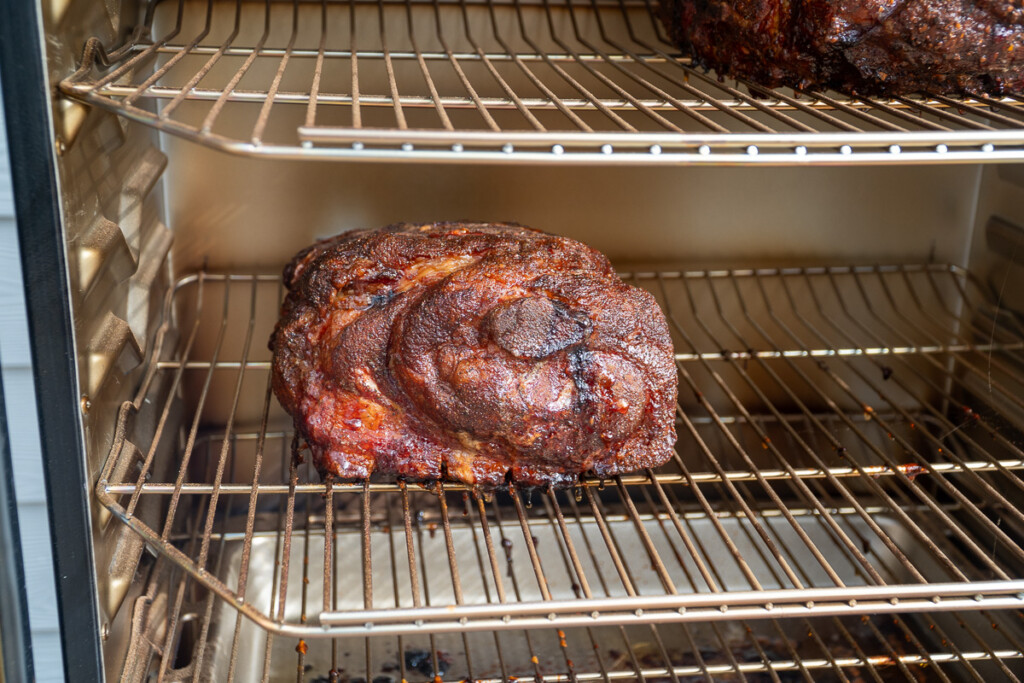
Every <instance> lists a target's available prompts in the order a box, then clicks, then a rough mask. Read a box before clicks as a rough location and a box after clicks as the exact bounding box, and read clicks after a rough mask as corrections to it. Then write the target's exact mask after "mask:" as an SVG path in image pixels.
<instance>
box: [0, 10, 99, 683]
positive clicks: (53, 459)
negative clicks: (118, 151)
mask: <svg viewBox="0 0 1024 683" xmlns="http://www.w3.org/2000/svg"><path fill="white" fill-rule="evenodd" d="M39 12H40V7H39V5H38V4H37V3H36V2H32V1H31V0H16V1H15V2H10V3H7V5H6V7H5V11H4V14H5V17H4V20H3V21H0V79H2V85H3V92H4V109H5V117H6V120H7V131H8V149H9V154H10V160H11V174H12V179H13V185H14V207H15V214H16V216H17V230H18V243H19V250H20V254H21V262H22V272H23V278H24V283H23V284H24V287H25V300H26V307H27V313H28V322H29V338H30V348H31V352H32V364H33V374H34V379H35V391H36V402H37V405H38V409H39V436H40V443H41V445H42V453H43V470H44V473H45V475H46V494H47V508H48V512H49V518H50V534H51V539H52V544H53V559H54V569H55V574H56V577H57V578H56V583H57V603H58V604H57V614H58V616H59V619H60V633H61V641H62V649H63V652H64V674H65V677H66V680H68V681H75V682H76V683H89V682H92V681H100V680H102V676H103V674H102V672H103V667H102V655H101V650H100V626H99V616H98V614H97V609H96V578H95V575H94V572H93V549H92V533H91V526H90V515H89V496H90V486H89V482H88V481H87V477H86V461H85V453H84V445H83V438H82V425H81V419H80V414H79V410H80V405H79V397H78V393H79V392H78V382H77V374H76V368H75V358H76V354H75V343H74V326H73V321H72V311H71V299H70V293H69V288H68V278H67V262H66V255H65V245H64V234H63V229H62V223H61V211H60V188H59V183H58V180H57V171H56V162H55V159H54V150H55V137H54V129H53V125H52V123H51V119H52V116H51V108H50V107H51V105H50V96H49V95H50V93H49V89H50V84H49V82H48V79H47V72H46V67H45V63H44V57H43V45H44V43H43V39H42V35H41V26H42V21H41V17H40V14H39Z"/></svg>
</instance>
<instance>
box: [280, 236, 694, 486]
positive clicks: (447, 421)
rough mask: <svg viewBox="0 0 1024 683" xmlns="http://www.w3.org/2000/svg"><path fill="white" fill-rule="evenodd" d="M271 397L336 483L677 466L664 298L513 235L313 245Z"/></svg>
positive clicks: (291, 289) (595, 259)
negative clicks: (376, 477)
mask: <svg viewBox="0 0 1024 683" xmlns="http://www.w3.org/2000/svg"><path fill="white" fill-rule="evenodd" d="M285 285H286V286H287V288H288V295H287V297H286V299H285V302H284V304H283V306H282V311H281V319H280V321H279V322H278V325H277V327H276V329H275V331H274V334H273V336H272V337H271V341H270V347H271V349H272V350H273V388H274V392H275V394H276V395H277V397H278V400H279V401H280V402H281V404H282V406H284V408H285V410H287V411H288V412H289V414H291V416H292V418H293V419H294V422H295V427H296V430H297V432H298V434H299V435H300V437H301V438H302V439H303V440H305V442H306V443H308V445H309V447H310V449H311V450H312V453H313V462H314V464H315V465H316V467H317V469H318V470H319V472H320V474H321V475H322V476H324V477H334V478H337V479H362V478H365V477H368V476H370V475H371V474H373V473H383V474H388V475H396V476H401V477H405V478H408V479H412V480H426V479H439V478H448V479H454V480H458V481H463V482H466V483H469V484H479V485H497V484H500V483H502V482H504V481H506V480H507V479H511V480H513V481H516V482H519V483H523V484H527V485H543V484H552V485H556V486H564V485H569V484H571V483H572V482H574V481H575V480H576V479H577V477H578V476H579V475H581V474H584V473H587V472H592V473H594V474H597V475H598V476H611V475H614V474H619V473H623V472H629V471H632V470H636V469H640V468H644V467H654V466H657V465H660V464H661V463H663V462H665V461H666V460H667V459H668V458H669V457H670V456H671V453H672V446H673V444H674V442H675V428H674V424H673V423H674V410H675V402H676V382H677V378H676V372H675V364H674V357H673V351H672V343H671V339H670V337H669V332H668V325H667V323H666V321H665V318H664V316H663V314H662V313H661V310H660V309H659V308H658V305H657V303H656V302H655V300H654V298H653V297H652V296H651V295H650V294H649V293H647V292H645V291H643V290H641V289H638V288H636V287H631V286H628V285H626V284H624V283H622V282H621V280H620V279H619V278H618V277H617V276H616V275H615V273H614V271H613V270H612V268H611V265H610V264H609V263H608V260H607V259H606V258H605V257H604V256H603V255H601V254H600V253H599V252H597V251H595V250H594V249H591V248H590V247H587V246H586V245H583V244H580V243H579V242H575V241H573V240H569V239H565V238H561V237H556V236H553V235H548V234H545V233H542V232H538V231H535V230H531V229H529V228H524V227H521V226H516V225H508V224H475V223H440V224H429V225H406V224H401V225H395V226H389V227H387V228H384V229H382V230H370V231H355V232H349V233H343V234H341V235H338V236H336V237H333V238H330V239H327V240H324V241H321V242H319V243H317V244H315V245H314V246H312V247H310V248H308V249H306V250H304V251H303V252H300V253H299V254H298V255H297V256H296V257H295V259H294V260H293V261H292V262H291V264H290V265H289V266H288V267H287V269H286V270H285Z"/></svg>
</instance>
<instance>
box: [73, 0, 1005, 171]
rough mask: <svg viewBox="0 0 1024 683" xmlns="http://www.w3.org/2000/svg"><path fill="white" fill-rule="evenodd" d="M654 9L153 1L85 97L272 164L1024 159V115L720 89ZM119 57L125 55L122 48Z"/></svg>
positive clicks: (107, 54)
mask: <svg viewBox="0 0 1024 683" xmlns="http://www.w3.org/2000/svg"><path fill="white" fill-rule="evenodd" d="M652 10H653V3H652V2H651V0H590V1H587V0H486V1H482V0H459V1H457V2H456V1H452V0H445V1H441V0H435V1H434V2H425V1H416V2H413V1H412V0H405V1H404V2H402V1H400V0H377V1H376V2H373V1H366V0H351V2H328V1H327V0H322V1H321V2H306V1H302V2H300V1H299V0H293V1H292V2H269V1H268V2H265V3H244V2H241V0H237V2H236V3H215V2H213V0H207V1H206V2H202V1H201V0H167V1H165V2H162V3H158V2H157V0H151V3H150V5H149V7H148V9H147V12H146V17H145V20H144V22H143V23H142V25H140V26H139V27H138V28H137V30H136V31H135V32H133V33H132V34H131V38H130V39H129V40H128V42H126V43H125V44H123V45H120V46H117V48H116V49H109V50H105V49H104V47H103V43H102V41H101V40H99V39H95V40H90V41H89V42H88V44H87V45H86V47H85V51H84V55H83V59H82V64H81V67H80V68H79V69H78V70H77V71H76V72H75V73H74V74H73V75H72V76H70V77H68V78H66V79H65V80H64V81H63V82H62V83H61V91H62V92H63V93H64V94H65V95H67V96H69V97H71V98H74V99H77V100H79V101H82V102H88V103H90V104H94V105H98V106H100V107H103V108H105V109H108V110H110V111H115V112H117V113H118V114H120V115H122V116H125V117H127V118H130V119H133V120H136V121H141V122H144V123H146V124H147V125H152V126H155V127H156V128H158V129H160V130H162V131H165V132H168V133H171V134H174V135H179V136H182V137H186V138H189V139H192V140H195V141H198V142H201V143H203V144H206V145H209V146H211V147H216V148H219V149H223V150H227V151H231V152H235V153H241V154H250V155H255V156H274V157H284V158H311V159H323V158H345V159H377V160H392V161H402V162H413V161H430V160H444V161H453V162H459V161H461V162H492V163H516V162H521V163H545V164H565V163H576V164H614V163H621V164H679V163H687V164H766V163H767V164H779V163H786V164H809V163H832V164H843V165H849V164H855V163H894V164H907V163H914V164H920V163H948V162H977V161H1011V160H1017V161H1019V160H1022V159H1024V115H1022V111H1024V100H1022V99H1021V98H1020V97H1018V96H1016V95H1013V96H1008V97H1002V98H990V97H985V96H982V95H974V96H971V97H966V98H950V97H945V96H929V95H924V96H916V97H902V98H896V99H891V100H879V99H869V98H863V97H848V96H845V95H841V94H838V93H832V92H828V93H821V92H813V93H812V92H796V91H792V90H789V89H775V90H769V89H765V88H762V87H759V86H757V85H754V84H752V83H747V82H743V81H735V80H732V79H725V80H719V79H717V78H716V77H715V76H714V75H713V74H706V73H704V72H703V71H701V70H699V69H695V68H693V67H691V66H690V64H689V62H688V61H687V60H686V59H684V58H681V57H680V56H679V55H678V53H677V51H676V49H675V48H673V47H672V46H671V45H669V44H668V43H667V42H665V40H664V36H663V29H662V27H661V26H660V25H659V24H658V23H657V21H656V20H655V19H654V17H653V14H652ZM108 47H110V46H109V45H108Z"/></svg>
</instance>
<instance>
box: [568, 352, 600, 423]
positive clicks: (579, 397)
mask: <svg viewBox="0 0 1024 683" xmlns="http://www.w3.org/2000/svg"><path fill="white" fill-rule="evenodd" d="M591 355H592V354H591V353H590V352H589V351H587V350H586V349H585V348H583V347H579V348H575V349H572V350H571V351H569V372H570V373H572V381H573V384H575V385H576V402H577V407H578V408H583V407H584V406H586V405H587V404H588V403H591V402H592V401H593V398H594V392H593V389H592V388H591V386H590V384H589V383H588V382H587V369H588V368H589V366H590V359H591Z"/></svg>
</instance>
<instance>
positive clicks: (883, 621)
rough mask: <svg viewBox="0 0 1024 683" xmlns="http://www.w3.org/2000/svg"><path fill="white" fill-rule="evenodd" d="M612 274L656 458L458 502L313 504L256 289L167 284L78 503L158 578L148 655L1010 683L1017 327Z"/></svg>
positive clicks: (383, 496) (389, 487) (373, 673)
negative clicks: (642, 335) (644, 351)
mask: <svg viewBox="0 0 1024 683" xmlns="http://www.w3.org/2000/svg"><path fill="white" fill-rule="evenodd" d="M624 277H625V278H626V279H628V280H631V281H634V282H635V283H636V284H638V285H640V286H644V287H646V288H648V289H649V290H650V291H652V292H653V293H654V294H655V296H656V297H657V298H658V299H659V302H660V303H661V305H662V306H663V308H664V310H665V312H666V314H667V316H668V317H669V320H670V323H671V325H672V327H673V334H674V342H675V348H676V361H677V368H678V371H679V376H680V405H679V410H678V414H677V431H678V433H679V442H678V444H677V448H676V451H677V452H676V455H675V457H674V458H673V459H672V460H671V461H670V462H669V463H667V464H666V465H665V466H663V467H661V468H659V469H658V470H656V471H645V472H638V473H635V474H633V475H629V476H622V477H618V478H615V479H612V480H608V481H597V480H583V481H581V482H580V485H579V486H578V487H576V488H575V489H570V490H562V491H553V490H533V491H526V490H518V489H516V488H515V487H514V486H509V487H508V488H507V489H501V490H497V491H494V492H490V493H486V494H485V493H483V492H481V491H477V490H472V489H467V488H465V487H462V486H459V485H454V484H441V483H433V484H429V485H419V484H411V483H410V484H406V483H404V482H395V483H386V482H384V483H377V482H373V483H371V482H357V483H343V484H342V483H335V484H326V485H325V484H324V483H321V482H320V481H319V479H318V478H317V476H316V474H315V472H314V471H313V469H312V468H311V467H310V466H309V464H308V463H296V462H295V461H294V460H293V459H292V458H291V455H290V454H291V448H290V444H291V433H290V432H289V431H288V429H287V425H288V420H287V417H286V416H285V415H284V414H283V412H281V411H280V409H279V408H278V407H277V406H276V404H275V403H274V401H273V399H272V396H271V392H270V387H269V376H270V372H269V352H267V351H266V350H265V344H264V340H265V339H266V338H267V337H268V336H269V333H270V330H271V329H272V326H273V323H274V321H275V319H276V314H277V310H278V304H279V301H280V297H281V294H282V292H281V284H280V281H279V279H278V278H277V277H275V276H257V275H219V274H209V273H200V274H197V275H193V276H190V277H187V278H185V279H183V280H181V281H180V282H179V283H178V285H177V286H176V287H175V288H174V290H173V292H172V293H171V294H170V295H169V296H168V300H167V306H166V312H165V325H164V326H163V327H162V328H161V329H162V331H161V333H160V335H159V337H158V342H157V352H156V353H155V355H154V360H153V361H152V363H151V367H150V369H149V372H148V374H147V378H146V380H145V381H144V383H143V386H142V387H141V389H140V391H139V394H138V399H137V400H136V401H135V403H134V404H132V405H127V406H126V407H125V409H124V410H122V415H121V422H120V424H119V425H118V432H117V433H118V439H117V442H116V443H115V445H114V448H113V450H112V454H111V457H110V458H109V459H108V462H107V464H106V466H105V469H104V472H103V474H102V476H101V481H100V482H99V485H98V496H99V498H100V500H101V501H102V503H103V504H104V505H105V506H106V507H107V508H108V509H109V510H110V511H111V512H112V513H113V514H114V516H115V517H116V518H118V519H120V520H121V521H122V522H124V523H126V524H128V525H129V526H130V527H131V528H132V529H134V530H135V531H136V532H137V533H138V534H139V535H140V536H141V537H142V538H143V539H144V540H145V541H146V542H147V543H148V544H149V546H150V547H151V548H152V549H153V550H154V551H155V552H156V553H157V554H158V555H159V556H160V558H161V559H160V562H159V563H158V571H156V572H154V577H155V578H154V582H155V583H154V584H153V585H154V586H156V585H158V584H159V585H160V586H168V585H169V586H171V588H169V589H168V591H169V592H168V593H167V595H169V596H171V598H170V602H169V604H168V605H167V607H166V619H167V621H168V622H169V626H168V627H167V628H166V629H165V631H164V632H163V635H162V636H161V638H159V639H157V640H158V641H162V642H163V645H162V646H160V647H159V649H161V651H162V652H164V653H166V652H171V651H174V650H176V649H180V648H185V649H186V650H188V652H189V653H190V655H189V657H187V658H186V660H188V661H191V664H190V666H191V667H193V668H192V669H191V670H193V671H195V672H199V671H202V672H205V673H204V676H208V677H209V678H210V679H211V680H227V679H230V678H233V677H237V678H239V679H240V680H250V679H254V678H260V677H261V676H262V677H263V679H264V680H268V677H269V678H274V679H276V677H277V674H274V673H273V672H274V671H277V672H278V673H280V672H283V671H287V672H288V674H289V675H296V676H297V680H314V679H315V678H316V677H317V676H327V675H328V673H327V672H328V671H333V672H334V674H333V675H334V677H335V678H338V677H340V676H342V675H343V674H344V677H349V678H353V680H354V679H355V678H359V677H363V676H364V675H365V681H373V680H375V679H377V678H380V677H381V676H384V677H387V676H390V677H392V678H396V677H399V676H400V678H401V679H402V680H418V678H419V677H424V678H426V679H436V680H441V679H446V680H461V679H463V678H470V679H472V680H485V679H491V678H494V679H503V680H509V679H510V678H515V677H523V676H526V677H535V678H539V679H543V680H562V679H566V680H568V679H574V678H575V679H579V680H586V679H591V678H601V679H611V678H640V679H645V678H657V679H659V680H669V679H670V680H683V679H685V678H686V677H688V676H698V677H701V678H704V677H706V676H707V675H710V674H714V673H731V674H732V675H735V676H737V677H738V679H739V680H742V679H743V678H744V677H745V676H747V675H751V676H754V677H755V679H756V678H757V676H764V677H766V678H765V680H788V678H787V677H788V676H795V677H796V678H799V679H801V680H810V679H814V680H822V677H825V678H827V677H828V676H832V677H834V678H835V679H836V680H848V679H850V678H856V677H857V676H859V675H864V676H866V677H868V678H871V679H873V680H883V679H887V678H888V677H889V676H896V677H897V678H899V679H910V680H917V679H919V678H921V677H922V676H923V677H924V678H937V679H947V676H952V677H953V678H959V677H967V678H973V679H976V680H985V679H986V677H987V676H988V675H989V674H992V673H994V674H995V675H1000V674H1001V675H1008V676H1011V677H1012V676H1014V675H1015V674H1016V675H1019V674H1020V663H1021V662H1020V661H1019V660H1020V658H1021V657H1022V656H1024V655H1022V652H1024V630H1022V627H1021V617H1022V612H1021V608H1022V607H1024V544H1022V539H1024V512H1022V510H1021V509H1020V505H1019V504H1018V503H1017V502H1015V501H1019V500H1021V497H1020V496H1021V492H1022V491H1024V479H1022V477H1021V474H1020V473H1021V470H1022V469H1024V452H1022V450H1021V447H1020V444H1021V443H1022V436H1024V435H1022V431H1021V426H1022V424H1024V419H1022V416H1024V399H1022V397H1024V391H1022V389H1024V369H1022V366H1021V361H1022V360H1024V355H1022V351H1024V330H1022V329H1021V326H1020V325H1019V323H1018V322H1017V320H1016V318H1015V317H1013V316H1012V315H1009V314H1007V313H1005V312H1003V313H1001V314H1000V313H998V308H997V307H994V306H992V305H991V301H990V297H988V296H987V292H986V291H985V290H984V288H982V287H981V286H980V285H979V284H978V283H977V282H976V281H975V280H974V279H972V278H971V277H970V276H969V275H968V274H967V273H966V272H964V271H962V270H960V269H957V268H955V267H946V266H895V267H871V268H821V269H793V270H758V271H720V272H719V271H714V272H712V271H701V272H662V273H634V274H631V275H628V276H624ZM178 424H180V428H179V427H178ZM153 590H155V589H153ZM175 596H176V597H175ZM911 613H913V614H911ZM243 616H244V617H247V618H248V620H243V618H242V617H243ZM353 636H359V637H360V638H359V639H354V638H352V637H353ZM253 644H255V646H253ZM296 653H298V654H297V657H298V664H297V667H298V668H296V661H295V659H293V657H295V656H296ZM284 655H289V656H287V657H286V656H284ZM162 662H163V663H162V664H161V666H162V667H164V669H162V673H163V672H164V671H165V670H168V669H173V668H174V667H175V666H177V665H176V664H175V659H174V657H168V656H164V657H163V659H162ZM179 664H180V662H179ZM328 665H329V666H328ZM922 666H926V667H928V668H927V670H925V669H922V668H921V667H922ZM275 667H283V668H277V669H275ZM819 670H820V671H819ZM815 671H817V672H818V673H812V672H815ZM922 671H927V673H922ZM345 672H347V673H345ZM377 683H384V681H383V680H379V681H377Z"/></svg>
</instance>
